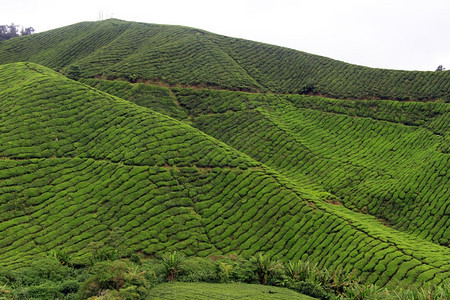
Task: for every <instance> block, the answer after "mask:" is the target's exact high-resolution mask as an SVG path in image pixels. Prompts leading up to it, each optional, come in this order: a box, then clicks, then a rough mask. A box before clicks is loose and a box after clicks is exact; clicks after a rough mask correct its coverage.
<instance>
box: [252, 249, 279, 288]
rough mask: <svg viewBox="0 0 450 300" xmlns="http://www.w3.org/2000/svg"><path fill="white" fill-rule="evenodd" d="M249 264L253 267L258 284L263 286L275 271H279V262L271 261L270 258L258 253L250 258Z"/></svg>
mask: <svg viewBox="0 0 450 300" xmlns="http://www.w3.org/2000/svg"><path fill="white" fill-rule="evenodd" d="M250 263H251V264H252V265H253V268H254V270H255V273H256V275H257V276H258V281H259V283H261V284H263V285H265V284H267V281H268V280H271V279H272V278H271V277H273V275H274V273H276V271H277V270H279V269H281V264H280V263H279V262H275V261H272V260H271V259H270V257H268V256H266V255H264V254H263V253H261V252H258V253H257V254H256V255H255V256H252V257H251V258H250Z"/></svg>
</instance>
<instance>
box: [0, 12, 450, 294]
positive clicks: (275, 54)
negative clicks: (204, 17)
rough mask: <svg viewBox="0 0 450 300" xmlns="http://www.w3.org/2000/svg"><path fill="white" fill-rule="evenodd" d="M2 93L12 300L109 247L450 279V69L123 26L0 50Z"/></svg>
mask: <svg viewBox="0 0 450 300" xmlns="http://www.w3.org/2000/svg"><path fill="white" fill-rule="evenodd" d="M68 77H69V78H71V79H69V78H68ZM0 78H1V80H0V120H1V121H0V268H1V269H0V299H1V297H2V284H3V283H4V284H6V283H8V284H9V282H12V279H8V280H9V281H8V282H7V281H5V280H6V279H4V278H9V277H8V276H9V275H8V276H6V275H4V274H6V273H2V272H19V271H20V270H24V269H26V268H28V267H29V266H30V264H31V262H33V261H35V260H36V259H42V258H43V257H44V258H45V257H48V256H49V255H50V253H55V252H54V251H57V252H56V253H59V254H58V255H59V256H58V255H56V256H58V257H59V261H60V262H61V263H62V264H63V265H64V264H66V263H67V262H66V260H64V259H62V258H61V255H62V254H61V253H64V255H69V256H70V257H71V258H72V259H71V262H70V265H71V266H76V267H80V268H83V267H87V266H91V265H92V264H93V262H92V259H93V257H97V258H98V257H100V256H101V255H99V252H98V251H100V250H101V247H106V248H108V249H115V250H114V251H115V252H114V253H115V255H116V254H117V255H118V256H119V257H122V258H129V259H131V258H132V257H135V256H136V255H139V256H140V257H143V258H146V259H149V258H155V257H156V258H161V257H163V256H164V254H166V253H168V252H172V251H178V252H181V253H184V254H185V255H187V256H189V257H201V258H202V259H210V258H215V257H223V256H226V255H238V256H239V257H242V258H249V257H256V256H257V254H260V253H264V255H265V257H267V258H268V259H271V260H273V261H280V262H283V263H286V265H287V263H288V262H298V261H299V260H301V261H310V262H311V263H312V264H316V265H317V267H318V268H323V269H327V270H345V271H348V272H350V271H352V270H353V271H354V274H355V275H356V276H357V278H358V280H359V281H361V282H362V283H364V284H375V285H377V286H378V287H387V288H394V287H398V286H401V287H416V288H418V287H420V286H422V285H427V284H429V285H432V286H441V285H442V286H444V285H445V284H447V283H448V282H449V280H450V250H449V247H450V201H449V199H450V189H449V187H450V174H449V169H450V156H449V155H450V135H449V127H450V104H449V103H448V97H449V95H450V72H448V71H442V72H406V71H393V70H380V69H371V68H366V67H360V66H354V65H349V64H345V63H343V62H338V61H334V60H331V59H328V58H323V57H319V56H315V55H311V54H306V53H303V52H299V51H294V50H290V49H286V48H281V47H276V46H272V45H266V44H261V43H256V42H250V41H245V40H239V39H234V38H228V37H223V36H219V35H214V34H212V33H208V32H205V31H201V30H197V29H192V28H186V27H180V26H166V25H164V26H163V25H152V24H142V23H132V22H124V21H119V20H113V19H110V20H106V21H101V22H85V23H79V24H75V25H71V26H67V27H63V28H59V29H55V30H52V31H48V32H44V33H40V34H35V35H31V36H26V37H21V38H15V39H11V40H8V41H4V42H2V43H0ZM73 79H76V80H73ZM323 95H327V97H325V96H323ZM340 98H345V99H340ZM387 99H390V100H387ZM400 100H401V101H400ZM404 100H426V101H404ZM106 248H105V249H106ZM119 248H120V251H119V250H118V249H119ZM99 249H100V250H99ZM93 253H94V254H93ZM64 255H63V256H64ZM110 258H111V257H110V256H108V257H107V259H110ZM218 266H219V267H220V264H219V265H218ZM214 268H215V267H214ZM136 270H137V269H136ZM74 272H75V271H74ZM133 272H134V271H132V270H131V271H130V274H131V273H132V274H134V275H133V276H137V277H139V276H140V275H136V274H138V273H136V272H137V271H136V272H134V273H133ZM243 272H244V271H243ZM8 274H9V273H8ZM2 276H3V277H2ZM11 276H12V275H11ZM75 277H76V276H74V278H75ZM137 277H136V278H137ZM11 278H13V277H11ZM133 278H134V277H133ZM2 280H3V281H2ZM277 284H278V285H281V284H282V283H280V282H278V283H277ZM161 289H163V287H162V286H161V287H160V288H159V289H155V290H154V291H153V293H154V295H157V294H158V293H161ZM187 289H188V287H185V290H186V295H188V294H189V293H194V294H195V293H196V291H187ZM118 290H119V289H118ZM16 292H17V291H16ZM218 292H220V291H218ZM58 293H60V291H59V292H58ZM171 293H178V286H174V287H173V290H172V291H171ZM224 293H225V291H224ZM230 293H233V292H232V291H230ZM252 293H253V292H252ZM280 293H282V292H281V291H280ZM15 295H20V293H19V294H17V293H16V294H15ZM54 295H57V294H54ZM58 295H59V294H58ZM205 295H206V294H205ZM224 295H225V296H224V297H226V293H225V294H224ZM201 296H203V294H202V295H201ZM55 297H56V296H55ZM169 297H170V296H169ZM205 297H207V295H206V296H205ZM217 297H218V296H217ZM44 298H45V297H44Z"/></svg>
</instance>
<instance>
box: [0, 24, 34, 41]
mask: <svg viewBox="0 0 450 300" xmlns="http://www.w3.org/2000/svg"><path fill="white" fill-rule="evenodd" d="M19 28H20V30H19ZM34 31H35V30H34V28H33V27H27V28H24V27H20V26H19V25H14V23H11V25H0V42H1V41H4V40H9V39H11V38H13V37H18V36H22V35H30V34H32V33H33V32H34Z"/></svg>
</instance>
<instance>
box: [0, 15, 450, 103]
mask: <svg viewBox="0 0 450 300" xmlns="http://www.w3.org/2000/svg"><path fill="white" fill-rule="evenodd" d="M19 61H31V62H35V63H39V64H42V65H45V66H47V67H50V68H52V69H54V70H56V71H62V72H65V73H67V70H69V69H70V68H71V66H78V67H79V68H80V72H81V77H83V78H93V77H96V76H99V77H103V78H107V79H124V80H128V81H130V82H138V81H150V82H158V83H162V84H165V85H189V86H197V87H213V88H222V89H223V88H225V89H230V90H245V91H261V92H265V91H270V92H278V93H302V94H310V93H316V94H322V95H328V96H331V97H335V98H350V99H353V98H363V99H367V98H375V99H398V100H401V101H403V100H410V99H419V100H421V99H424V100H427V99H439V98H441V99H445V98H447V97H448V96H449V82H450V80H449V78H450V72H419V71H396V70H385V69H373V68H368V67H362V66H355V65H351V64H347V63H344V62H341V61H336V60H333V59H329V58H325V57H321V56H317V55H312V54H308V53H304V52H300V51H297V50H293V49H287V48H283V47H279V46H274V45H267V44H263V43H258V42H252V41H248V40H243V39H236V38H230V37H225V36H221V35H216V34H213V33H209V32H205V31H201V30H198V29H193V28H187V27H181V26H168V25H154V24H143V23H134V22H125V21H120V20H115V19H109V20H105V21H101V22H83V23H78V24H74V25H70V26H66V27H63V28H58V29H55V30H51V31H47V32H43V33H38V34H34V35H31V36H30V37H28V38H27V39H11V40H8V41H4V42H2V44H1V45H0V64H5V63H11V62H19Z"/></svg>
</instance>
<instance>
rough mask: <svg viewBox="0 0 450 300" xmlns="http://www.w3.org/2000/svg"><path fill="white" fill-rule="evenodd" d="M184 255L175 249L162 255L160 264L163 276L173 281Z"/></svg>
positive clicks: (179, 270)
mask: <svg viewBox="0 0 450 300" xmlns="http://www.w3.org/2000/svg"><path fill="white" fill-rule="evenodd" d="M184 259H185V256H184V255H183V254H181V253H179V252H177V251H174V252H172V253H166V254H164V255H163V257H162V260H161V261H162V264H163V266H164V271H165V276H166V279H167V281H174V280H176V279H177V276H178V274H179V273H180V272H181V271H182V269H181V264H182V262H183V261H184Z"/></svg>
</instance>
